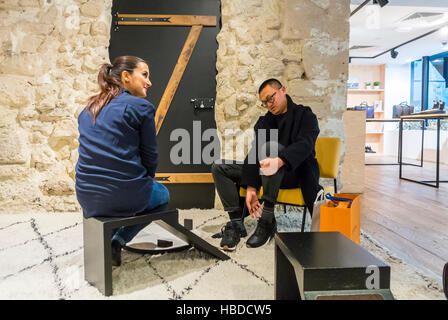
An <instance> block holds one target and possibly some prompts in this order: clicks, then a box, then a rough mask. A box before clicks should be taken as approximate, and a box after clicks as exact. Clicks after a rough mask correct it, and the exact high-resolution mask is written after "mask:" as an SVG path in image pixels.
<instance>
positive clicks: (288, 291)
mask: <svg viewBox="0 0 448 320" xmlns="http://www.w3.org/2000/svg"><path fill="white" fill-rule="evenodd" d="M274 250H275V300H301V297H300V290H299V284H298V281H297V278H296V273H295V271H294V267H293V266H292V265H291V263H289V261H288V259H287V258H286V256H285V255H284V254H283V252H282V250H281V249H280V248H279V247H278V246H277V245H275V249H274Z"/></svg>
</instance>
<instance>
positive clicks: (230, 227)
mask: <svg viewBox="0 0 448 320" xmlns="http://www.w3.org/2000/svg"><path fill="white" fill-rule="evenodd" d="M241 225H242V222H241V220H239V219H238V220H230V221H229V222H227V224H226V225H225V227H224V228H223V230H222V231H221V233H222V239H221V244H220V246H221V248H222V249H223V250H225V251H233V250H235V248H236V245H237V244H238V243H239V242H240V238H241ZM243 228H244V225H243ZM244 231H246V229H245V228H244Z"/></svg>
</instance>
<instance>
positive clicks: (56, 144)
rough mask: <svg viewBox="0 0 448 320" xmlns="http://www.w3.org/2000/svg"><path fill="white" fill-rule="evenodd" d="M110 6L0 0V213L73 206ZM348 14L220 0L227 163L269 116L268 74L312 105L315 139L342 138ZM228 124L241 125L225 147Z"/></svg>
mask: <svg viewBox="0 0 448 320" xmlns="http://www.w3.org/2000/svg"><path fill="white" fill-rule="evenodd" d="M111 3H112V1H111V0H0V213H14V212H29V211H34V212H35V211H45V212H57V211H78V210H79V209H80V208H79V205H78V203H77V201H76V197H75V193H74V166H75V164H76V161H77V147H78V143H77V137H78V131H77V122H76V118H77V115H78V114H79V112H80V111H81V110H82V108H83V107H84V106H85V103H86V100H87V97H88V96H90V95H91V94H93V93H95V92H97V80H96V77H97V72H98V68H99V66H100V64H101V63H103V62H105V61H108V45H109V36H110V35H109V30H110V24H111ZM349 12H350V9H349V0H334V1H330V0H245V1H240V0H222V30H221V32H220V33H219V36H218V42H219V50H218V53H217V70H218V75H217V101H216V122H217V126H218V130H219V134H220V136H221V139H222V145H223V146H224V148H223V149H224V152H223V156H224V157H226V158H231V159H241V158H244V154H245V152H247V145H248V143H249V141H248V140H247V136H246V135H245V134H243V132H245V130H247V132H251V130H250V128H251V127H252V126H253V124H254V123H255V121H256V120H257V118H258V116H259V115H261V114H263V113H265V110H264V109H263V108H261V107H259V105H260V103H259V101H258V98H257V88H258V86H259V85H260V83H261V82H262V81H263V80H265V79H266V78H268V77H277V78H279V79H280V80H281V81H282V82H283V83H284V85H285V86H286V88H287V91H288V93H289V94H290V95H291V97H292V98H293V100H294V101H295V102H297V103H302V104H304V105H309V106H311V107H312V109H313V111H314V112H315V113H316V114H317V116H318V118H319V123H320V128H321V135H323V136H339V137H343V136H344V127H343V123H342V113H343V111H344V110H345V108H346V84H345V82H346V80H347V72H348V66H347V62H348V39H349V24H348V18H349ZM226 129H238V130H239V133H238V134H237V135H236V136H235V135H233V134H232V136H231V137H230V138H229V139H227V140H231V141H230V142H231V144H229V146H230V147H226V145H227V141H226ZM234 142H236V143H234ZM236 150H238V151H239V153H236ZM230 151H232V152H230Z"/></svg>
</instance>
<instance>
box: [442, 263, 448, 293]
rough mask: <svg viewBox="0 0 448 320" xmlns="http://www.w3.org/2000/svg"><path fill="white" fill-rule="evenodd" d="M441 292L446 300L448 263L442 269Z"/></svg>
mask: <svg viewBox="0 0 448 320" xmlns="http://www.w3.org/2000/svg"><path fill="white" fill-rule="evenodd" d="M442 282H443V292H444V293H445V297H446V299H447V300H448V262H447V263H446V264H445V266H444V267H443V278H442Z"/></svg>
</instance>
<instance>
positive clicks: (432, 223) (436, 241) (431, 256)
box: [361, 156, 448, 281]
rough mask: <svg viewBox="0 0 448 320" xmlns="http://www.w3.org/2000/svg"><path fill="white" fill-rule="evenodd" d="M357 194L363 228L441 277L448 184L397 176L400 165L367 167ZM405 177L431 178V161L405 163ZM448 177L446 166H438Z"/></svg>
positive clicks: (447, 245)
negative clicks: (432, 184) (418, 164)
mask: <svg viewBox="0 0 448 320" xmlns="http://www.w3.org/2000/svg"><path fill="white" fill-rule="evenodd" d="M394 160H395V161H396V159H394V158H388V159H386V158H382V157H379V156H375V157H371V156H369V158H368V159H367V160H366V162H368V163H379V162H387V163H393V162H394ZM365 170H366V171H365V189H364V194H363V195H362V196H361V229H363V230H364V231H365V232H367V233H369V234H370V235H372V236H373V237H374V238H376V239H377V240H378V241H379V242H381V243H382V244H383V245H384V246H385V247H387V248H388V249H390V250H391V251H392V252H394V253H395V254H396V255H398V256H399V257H401V258H402V259H403V260H404V261H406V262H408V263H412V264H413V265H415V266H417V267H418V268H420V269H423V270H424V271H425V272H429V273H432V274H433V275H434V276H436V277H437V279H438V280H439V281H441V277H442V270H443V266H444V264H445V263H446V262H448V183H442V184H441V185H440V187H439V189H436V188H432V187H429V186H425V185H420V184H417V183H413V182H408V181H405V180H401V179H399V166H397V165H387V166H379V165H378V166H366V167H365ZM403 173H404V175H405V177H408V178H412V179H419V178H420V177H425V178H429V179H434V177H435V166H434V164H433V163H425V164H424V166H423V168H420V167H411V166H405V167H403ZM440 179H441V180H448V167H447V166H442V167H441V168H440Z"/></svg>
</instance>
